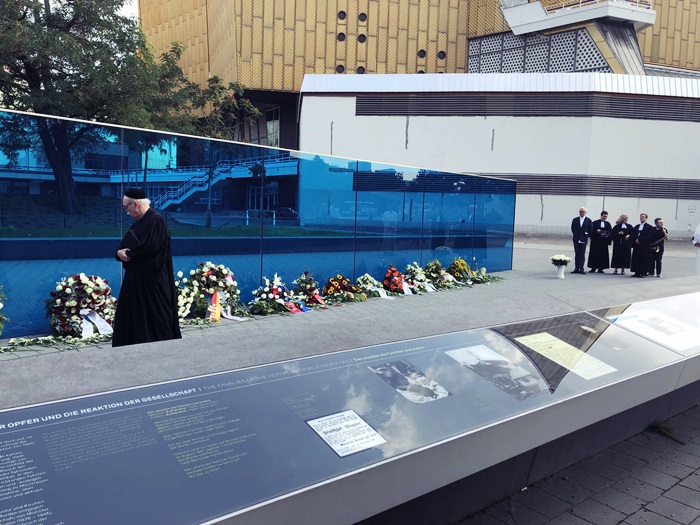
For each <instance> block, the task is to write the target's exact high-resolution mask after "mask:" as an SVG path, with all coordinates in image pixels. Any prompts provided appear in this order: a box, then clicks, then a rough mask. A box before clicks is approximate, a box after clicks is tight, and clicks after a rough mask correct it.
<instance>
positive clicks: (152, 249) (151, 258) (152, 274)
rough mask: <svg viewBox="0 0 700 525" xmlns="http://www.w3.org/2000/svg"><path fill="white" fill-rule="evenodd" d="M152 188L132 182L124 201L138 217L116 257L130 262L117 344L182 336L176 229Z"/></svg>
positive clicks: (119, 312) (116, 318) (119, 308)
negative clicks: (155, 204)
mask: <svg viewBox="0 0 700 525" xmlns="http://www.w3.org/2000/svg"><path fill="white" fill-rule="evenodd" d="M150 206H151V201H150V200H148V199H147V198H146V193H145V192H144V191H143V190H142V189H139V188H130V189H128V190H126V192H125V193H124V198H123V199H122V207H123V208H124V211H125V212H126V213H127V214H128V215H129V216H130V217H131V218H132V219H134V220H135V222H134V224H133V225H132V226H131V228H130V229H129V231H128V232H126V235H125V236H124V238H123V239H122V242H121V244H120V245H119V249H118V250H117V254H116V259H117V260H118V261H120V262H121V263H122V267H123V268H124V279H123V280H122V287H121V290H120V291H119V299H118V301H117V313H116V315H115V316H114V334H113V336H112V346H124V345H132V344H137V343H149V342H152V341H164V340H168V339H180V338H181V337H182V336H181V335H180V322H179V319H178V315H177V295H176V291H175V279H174V276H173V254H172V250H171V247H170V232H169V231H168V226H167V224H166V223H165V219H164V218H163V217H162V216H161V215H160V214H158V213H156V211H155V210H153V209H152V208H151V207H150Z"/></svg>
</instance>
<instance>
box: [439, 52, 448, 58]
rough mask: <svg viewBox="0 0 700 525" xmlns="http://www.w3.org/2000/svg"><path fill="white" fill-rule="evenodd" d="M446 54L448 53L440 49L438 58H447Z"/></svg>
mask: <svg viewBox="0 0 700 525" xmlns="http://www.w3.org/2000/svg"><path fill="white" fill-rule="evenodd" d="M446 56H447V53H445V52H444V51H440V52H439V53H438V58H439V59H440V60H445V57H446Z"/></svg>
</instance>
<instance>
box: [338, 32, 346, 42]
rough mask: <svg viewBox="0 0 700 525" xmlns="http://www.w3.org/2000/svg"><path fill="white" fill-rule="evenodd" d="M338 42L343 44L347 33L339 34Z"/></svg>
mask: <svg viewBox="0 0 700 525" xmlns="http://www.w3.org/2000/svg"><path fill="white" fill-rule="evenodd" d="M338 40H339V41H341V42H342V41H343V40H345V33H338Z"/></svg>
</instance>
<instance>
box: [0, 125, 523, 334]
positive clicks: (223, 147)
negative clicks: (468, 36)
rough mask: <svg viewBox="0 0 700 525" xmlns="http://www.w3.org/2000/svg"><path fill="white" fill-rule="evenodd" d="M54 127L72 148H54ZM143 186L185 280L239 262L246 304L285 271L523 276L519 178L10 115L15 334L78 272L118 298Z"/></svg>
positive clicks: (37, 324)
mask: <svg viewBox="0 0 700 525" xmlns="http://www.w3.org/2000/svg"><path fill="white" fill-rule="evenodd" d="M41 127H43V128H46V127H50V128H52V129H53V130H54V131H55V132H56V133H62V134H63V135H62V136H61V137H59V138H60V139H62V140H65V141H66V142H65V143H67V144H72V146H71V147H70V148H67V149H64V150H63V151H62V152H61V154H60V155H55V154H54V153H55V152H49V151H48V149H47V148H48V146H47V144H46V143H45V142H43V139H42V137H41V136H40V133H39V129H40V128H41ZM131 186H140V187H144V188H145V189H146V193H147V195H148V197H149V198H150V199H151V200H152V202H153V206H154V207H155V208H156V209H158V210H159V211H161V213H163V214H164V215H165V217H166V219H167V220H168V222H169V225H170V229H171V234H172V236H173V238H174V239H175V240H174V243H173V249H174V256H175V261H174V263H175V271H176V272H177V271H178V270H182V271H187V270H189V269H191V268H193V267H195V266H196V265H197V264H198V263H199V262H202V261H203V260H212V261H215V262H216V263H218V264H225V265H227V266H229V267H230V268H231V269H232V270H233V271H234V272H235V273H236V277H237V280H238V283H239V286H240V288H241V290H242V299H243V301H244V302H247V301H248V300H249V299H250V298H251V297H250V292H251V291H252V290H253V289H254V288H256V287H257V286H258V285H259V283H260V281H261V278H262V277H263V276H271V275H272V274H273V273H278V274H280V275H281V276H282V277H283V279H284V280H285V281H286V282H287V284H288V285H291V282H292V281H293V280H294V279H295V278H296V277H298V276H299V275H301V274H302V272H304V271H311V272H312V273H313V275H314V276H315V277H316V278H317V280H319V281H321V282H324V281H325V279H327V278H328V277H330V276H331V275H336V274H343V275H345V276H347V277H349V278H351V279H356V278H357V277H359V276H360V275H363V274H364V273H370V274H371V275H373V276H374V277H375V278H379V277H381V276H382V275H383V274H384V272H385V271H386V268H387V267H389V266H390V265H391V264H397V265H398V266H399V267H401V268H402V267H403V266H405V265H407V264H410V263H413V262H418V263H419V264H421V265H425V264H426V263H427V262H429V261H430V260H433V259H438V260H440V262H441V263H442V264H443V265H448V264H450V263H451V262H452V260H453V259H454V257H456V256H460V257H463V258H464V259H466V260H467V261H469V262H470V263H473V262H474V260H476V262H477V263H478V264H479V265H480V266H484V267H486V268H487V269H488V270H489V271H491V272H493V271H500V270H508V269H510V268H511V261H512V235H513V223H514V212H515V183H514V182H512V181H509V180H504V179H494V178H488V177H478V176H472V175H463V174H456V173H446V172H436V171H431V170H429V169H424V168H411V167H406V166H397V165H387V164H379V163H375V162H369V161H357V160H352V159H345V158H338V157H332V156H321V155H313V154H307V153H303V152H297V151H290V150H281V149H275V148H269V147H262V146H253V145H250V144H244V143H234V142H225V141H214V140H207V139H204V138H198V137H188V136H176V135H171V134H167V133H161V132H155V131H146V130H133V129H126V128H120V127H118V126H109V125H99V124H95V123H87V122H78V121H70V120H67V119H60V118H51V119H46V118H44V117H40V116H36V115H28V114H21V113H16V112H9V111H8V112H2V113H0V226H1V229H0V235H2V237H3V238H5V239H6V242H5V243H4V244H3V246H4V248H2V249H0V284H1V285H2V286H3V287H4V291H5V292H6V293H7V294H8V296H9V297H11V298H12V296H13V294H14V293H16V290H17V289H18V288H21V289H22V290H23V291H22V293H23V296H25V297H29V299H28V301H27V302H26V303H25V304H24V305H23V306H20V305H19V304H18V303H19V301H12V300H10V301H8V302H7V305H6V308H7V310H6V312H7V315H8V316H9V317H10V318H13V319H16V320H17V321H15V322H13V323H11V324H9V325H8V326H7V327H6V330H5V333H4V335H7V336H9V337H12V336H18V335H26V334H28V333H41V332H42V331H43V330H45V329H46V328H45V327H44V323H43V319H41V315H37V314H39V313H40V312H43V307H42V306H43V301H44V299H45V295H46V294H47V293H48V291H47V290H51V289H52V288H53V286H54V283H55V282H56V281H57V280H58V279H60V278H61V277H62V276H65V275H67V274H68V273H79V272H84V273H89V274H94V275H100V276H103V277H105V278H109V279H110V281H111V283H112V284H113V285H114V286H113V289H114V293H117V292H118V287H119V286H118V283H119V280H120V279H119V278H120V275H119V265H118V264H117V263H116V262H114V261H113V247H114V245H115V240H116V239H118V238H120V237H121V236H122V232H123V231H124V230H125V229H126V228H128V227H129V226H130V224H131V223H130V220H129V219H128V218H127V217H125V215H124V214H123V212H122V210H121V195H122V192H123V191H124V189H125V188H127V187H131ZM71 206H72V208H71ZM28 237H31V241H28V240H22V238H28ZM65 238H70V239H71V240H70V242H63V241H61V242H58V245H59V246H60V250H56V249H55V246H56V239H65ZM10 239H11V241H10ZM52 242H53V243H54V244H53V247H54V248H52V247H51V246H52ZM57 253H58V254H60V255H59V256H57V255H56V254H57ZM319 254H323V256H319ZM86 259H89V262H87V261H85V260H86ZM17 260H22V261H24V264H25V265H27V266H32V265H35V266H36V269H34V270H33V271H34V272H35V273H36V274H38V275H41V276H42V277H41V278H40V279H39V280H38V281H37V282H36V283H33V284H32V286H35V288H34V289H32V290H27V289H26V283H25V284H24V286H23V287H20V285H19V283H15V282H13V279H12V272H11V270H10V267H11V265H12V264H13V263H12V261H17ZM34 261H55V263H48V262H42V263H38V262H34ZM59 261H60V262H59ZM69 261H70V264H69V263H68V262H69ZM81 261H82V262H81ZM47 264H48V269H47V268H46V265H47ZM2 265H7V269H6V270H5V272H4V273H3V268H2ZM115 283H116V284H115Z"/></svg>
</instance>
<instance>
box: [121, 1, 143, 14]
mask: <svg viewBox="0 0 700 525" xmlns="http://www.w3.org/2000/svg"><path fill="white" fill-rule="evenodd" d="M119 12H120V13H121V14H122V15H126V16H131V17H134V18H137V17H138V16H139V8H138V0H126V1H125V2H124V7H122V8H121V10H120V11H119Z"/></svg>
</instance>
